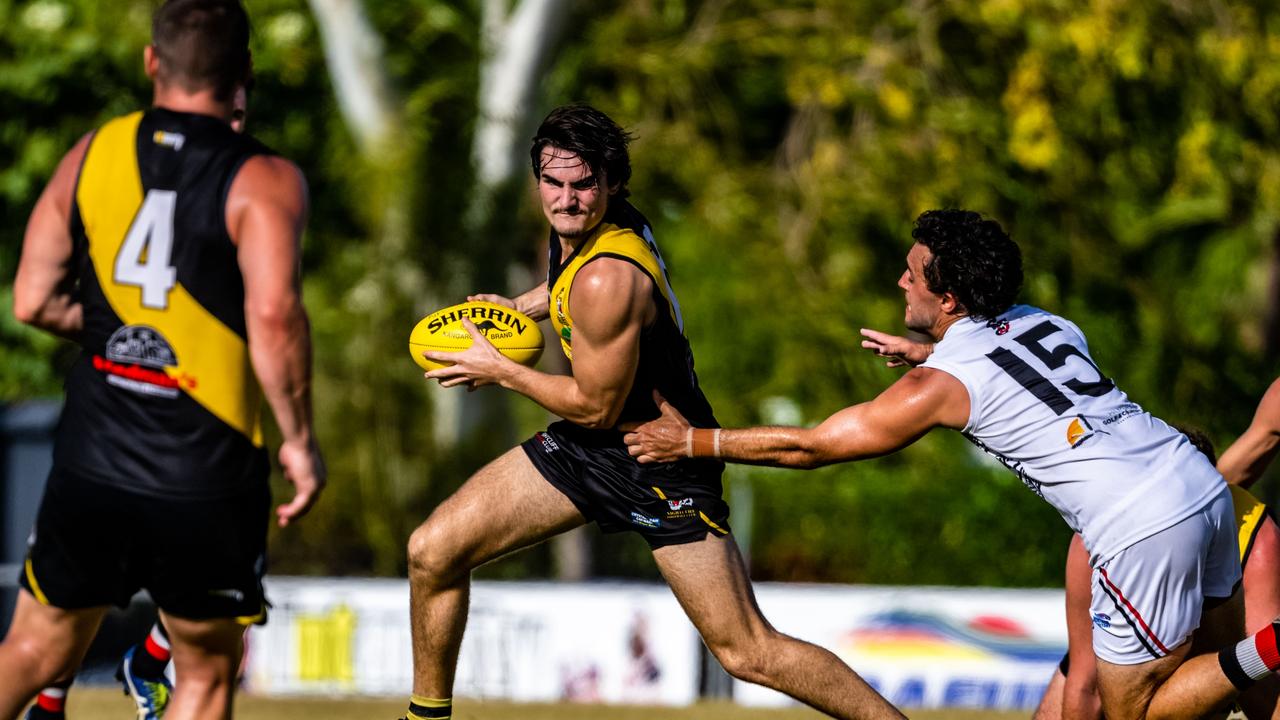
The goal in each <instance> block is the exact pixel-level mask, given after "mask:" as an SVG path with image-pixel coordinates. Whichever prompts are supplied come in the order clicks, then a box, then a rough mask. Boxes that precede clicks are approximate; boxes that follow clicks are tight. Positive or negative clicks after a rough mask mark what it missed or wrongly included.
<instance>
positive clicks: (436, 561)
mask: <svg viewBox="0 0 1280 720" xmlns="http://www.w3.org/2000/svg"><path fill="white" fill-rule="evenodd" d="M469 570H470V568H466V567H463V566H462V562H461V559H460V554H459V553H458V552H457V551H456V550H455V548H454V543H453V542H452V538H450V533H448V532H447V531H445V530H444V528H443V526H442V524H441V523H435V522H432V521H431V520H430V519H428V520H427V521H426V522H425V523H423V524H422V525H419V526H418V529H417V530H414V531H413V534H412V535H410V536H409V575H410V576H411V577H412V578H413V579H414V580H415V581H418V582H427V583H440V584H447V583H449V582H450V581H452V580H453V579H454V578H455V577H456V576H457V575H458V574H460V573H463V572H467V571H469Z"/></svg>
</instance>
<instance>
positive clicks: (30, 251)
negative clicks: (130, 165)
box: [13, 135, 92, 338]
mask: <svg viewBox="0 0 1280 720" xmlns="http://www.w3.org/2000/svg"><path fill="white" fill-rule="evenodd" d="M91 137H92V135H85V136H84V137H83V138H81V139H80V141H79V142H77V143H76V144H75V147H73V148H71V150H70V151H69V152H67V154H66V155H65V156H64V157H63V158H62V161H61V162H60V163H58V169H57V170H55V171H54V173H53V177H52V178H51V179H50V180H49V184H48V185H47V186H45V189H44V192H43V193H41V194H40V198H39V199H38V200H37V201H36V205H35V207H34V208H33V209H32V210H31V218H30V219H29V220H28V221H27V231H26V235H25V237H24V238H23V241H22V259H21V260H19V261H18V274H17V276H16V277H15V278H14V280H13V315H14V317H15V318H17V319H18V321H19V322H22V323H26V324H27V325H32V326H34V327H38V328H40V329H41V330H46V331H48V332H51V333H53V334H55V335H61V336H62V337H65V338H74V337H75V336H76V335H77V334H78V333H79V332H80V329H81V327H82V325H83V322H84V315H83V308H82V307H81V305H80V302H79V301H78V300H77V299H76V296H75V285H74V283H75V278H74V276H73V268H72V267H71V260H72V257H71V255H72V243H71V205H72V199H73V196H74V195H75V190H76V175H77V174H79V172H80V165H81V164H82V162H83V160H84V155H85V152H86V151H87V150H88V149H89V139H90V138H91Z"/></svg>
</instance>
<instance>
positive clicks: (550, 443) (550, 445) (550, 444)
mask: <svg viewBox="0 0 1280 720" xmlns="http://www.w3.org/2000/svg"><path fill="white" fill-rule="evenodd" d="M533 436H534V437H536V438H538V442H540V443H542V449H543V450H545V451H547V452H548V453H553V452H555V451H557V450H559V449H560V446H559V445H557V444H556V441H555V440H554V439H552V437H551V436H550V435H548V434H546V433H541V432H540V433H534V434H533Z"/></svg>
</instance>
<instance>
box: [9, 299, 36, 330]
mask: <svg viewBox="0 0 1280 720" xmlns="http://www.w3.org/2000/svg"><path fill="white" fill-rule="evenodd" d="M39 318H40V305H38V304H36V303H32V302H31V301H30V300H27V299H26V298H23V297H22V296H21V295H17V294H15V295H14V297H13V319H15V320H17V321H18V322H20V323H22V324H23V325H35V324H36V321H37V320H38V319H39Z"/></svg>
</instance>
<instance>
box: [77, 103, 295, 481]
mask: <svg viewBox="0 0 1280 720" xmlns="http://www.w3.org/2000/svg"><path fill="white" fill-rule="evenodd" d="M269 152H270V151H269V150H268V149H267V148H266V147H265V146H263V145H261V144H260V143H258V142H257V141H255V140H253V139H252V138H248V137H244V136H241V135H238V134H237V133H235V132H234V131H232V130H231V128H230V127H229V126H228V125H227V124H226V123H225V122H222V121H220V120H218V119H217V118H213V117H207V116H203V115H192V114H187V113H179V112H173V111H169V110H164V109H151V110H148V111H146V112H137V113H134V114H132V115H127V116H124V117H119V118H116V119H114V120H112V121H110V122H108V123H107V124H106V125H103V126H102V127H101V128H99V129H98V131H97V132H96V133H95V134H94V136H93V138H92V139H91V140H90V143H89V149H88V151H87V152H86V154H85V158H84V161H83V164H82V165H81V168H80V174H79V177H78V178H77V181H76V189H75V199H74V204H73V207H72V213H71V228H70V229H71V235H72V240H73V246H74V256H73V257H74V267H73V273H74V275H75V280H76V281H77V282H78V292H79V296H80V301H81V303H82V304H83V307H84V331H83V334H82V336H81V338H80V345H81V348H82V352H81V355H80V358H79V359H78V360H77V361H76V363H75V365H74V366H73V368H72V370H71V372H70V375H69V376H68V378H67V399H66V405H65V406H64V409H63V414H62V420H61V423H60V424H59V429H58V436H57V441H56V445H55V456H54V457H55V463H56V464H57V465H59V466H61V467H65V468H69V469H73V470H76V471H78V472H80V473H82V474H84V475H86V476H88V477H91V478H93V479H95V480H98V481H101V482H104V483H108V484H111V485H115V486H119V487H122V488H125V489H128V490H132V491H136V492H141V493H147V494H152V495H161V496H169V497H184V498H201V497H218V496H222V495H226V494H231V493H235V492H240V491H243V490H244V489H246V487H248V486H250V485H252V484H255V483H262V482H265V479H266V476H267V471H268V467H269V466H268V462H267V457H266V452H265V451H264V449H263V447H262V444H263V443H262V431H261V427H260V424H259V418H260V410H261V405H262V395H261V390H260V388H259V386H258V382H257V379H256V378H255V376H254V374H253V369H252V367H251V365H250V362H249V353H248V347H247V344H246V334H245V319H244V284H243V278H242V277H241V275H240V268H239V265H238V264H237V262H236V247H235V245H234V244H233V243H232V242H231V238H230V236H229V235H228V233H227V228H226V222H225V219H224V218H225V212H224V206H225V201H226V196H227V192H228V190H229V187H230V184H231V181H232V179H234V177H235V175H236V172H237V171H238V170H239V169H240V167H241V165H242V164H243V163H244V162H245V160H247V159H248V158H250V157H252V156H254V155H258V154H264V153H269Z"/></svg>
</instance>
